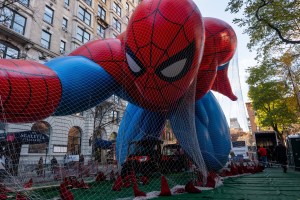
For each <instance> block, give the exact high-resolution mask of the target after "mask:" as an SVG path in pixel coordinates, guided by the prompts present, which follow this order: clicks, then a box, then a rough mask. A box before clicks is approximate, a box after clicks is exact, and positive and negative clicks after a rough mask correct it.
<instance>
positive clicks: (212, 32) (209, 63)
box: [196, 17, 237, 99]
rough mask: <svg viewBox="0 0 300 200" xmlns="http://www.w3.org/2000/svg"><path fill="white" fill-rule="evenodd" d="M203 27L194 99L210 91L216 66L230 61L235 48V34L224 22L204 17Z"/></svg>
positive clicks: (215, 73)
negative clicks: (202, 45)
mask: <svg viewBox="0 0 300 200" xmlns="http://www.w3.org/2000/svg"><path fill="white" fill-rule="evenodd" d="M204 25H205V45H204V52H203V58H202V61H201V64H200V68H199V72H198V76H197V92H196V99H199V98H201V97H202V96H203V95H205V94H206V93H207V92H208V91H209V90H210V89H211V87H212V85H213V83H214V81H215V78H216V75H217V68H218V66H222V65H224V64H226V63H228V62H229V61H230V59H231V58H232V57H233V55H234V52H235V50H236V46H237V38H236V34H235V32H234V30H233V29H232V27H231V26H230V25H229V24H227V23H226V22H224V21H222V20H220V19H216V18H211V17H205V18H204Z"/></svg>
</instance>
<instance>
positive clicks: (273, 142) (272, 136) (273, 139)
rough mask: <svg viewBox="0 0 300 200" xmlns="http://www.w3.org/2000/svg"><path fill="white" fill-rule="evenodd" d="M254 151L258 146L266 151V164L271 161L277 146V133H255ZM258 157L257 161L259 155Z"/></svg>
mask: <svg viewBox="0 0 300 200" xmlns="http://www.w3.org/2000/svg"><path fill="white" fill-rule="evenodd" d="M254 134H255V141H256V149H257V150H258V149H259V147H260V146H263V147H264V148H266V149H267V152H268V162H272V161H273V155H272V154H273V152H274V150H275V147H276V146H277V141H278V139H277V133H276V132H275V131H259V132H255V133H254ZM257 155H258V160H260V155H259V153H258V154H257Z"/></svg>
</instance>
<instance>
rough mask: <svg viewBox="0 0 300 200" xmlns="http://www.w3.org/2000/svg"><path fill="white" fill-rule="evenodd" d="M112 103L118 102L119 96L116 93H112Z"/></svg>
mask: <svg viewBox="0 0 300 200" xmlns="http://www.w3.org/2000/svg"><path fill="white" fill-rule="evenodd" d="M113 101H114V103H120V98H119V97H118V96H117V95H113Z"/></svg>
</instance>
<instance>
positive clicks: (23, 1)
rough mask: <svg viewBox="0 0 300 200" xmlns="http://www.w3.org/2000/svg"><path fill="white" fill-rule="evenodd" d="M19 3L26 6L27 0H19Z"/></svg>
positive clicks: (27, 5) (27, 4)
mask: <svg viewBox="0 0 300 200" xmlns="http://www.w3.org/2000/svg"><path fill="white" fill-rule="evenodd" d="M19 3H20V4H22V5H24V6H26V7H29V0H19Z"/></svg>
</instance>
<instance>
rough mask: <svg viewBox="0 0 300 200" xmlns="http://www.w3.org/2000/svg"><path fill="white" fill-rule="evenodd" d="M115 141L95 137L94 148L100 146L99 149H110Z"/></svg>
mask: <svg viewBox="0 0 300 200" xmlns="http://www.w3.org/2000/svg"><path fill="white" fill-rule="evenodd" d="M114 142H115V141H108V140H103V139H98V138H97V139H96V140H95V148H100V149H111V148H113V144H114Z"/></svg>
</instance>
